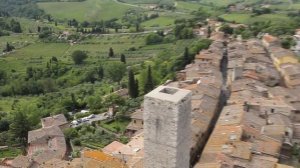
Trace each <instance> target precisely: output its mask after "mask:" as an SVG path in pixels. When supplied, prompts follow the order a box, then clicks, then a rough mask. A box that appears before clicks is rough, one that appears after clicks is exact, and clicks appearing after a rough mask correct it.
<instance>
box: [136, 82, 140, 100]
mask: <svg viewBox="0 0 300 168" xmlns="http://www.w3.org/2000/svg"><path fill="white" fill-rule="evenodd" d="M135 89H136V90H135V91H136V97H138V96H139V94H140V92H139V81H138V80H137V79H135Z"/></svg>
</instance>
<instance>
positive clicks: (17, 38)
mask: <svg viewBox="0 0 300 168" xmlns="http://www.w3.org/2000/svg"><path fill="white" fill-rule="evenodd" d="M37 39H38V38H37V37H36V36H31V35H10V36H1V37H0V51H3V50H4V48H5V47H6V43H7V42H8V43H9V44H11V45H13V46H14V47H15V48H21V47H24V46H27V45H29V44H32V43H35V42H36V41H37Z"/></svg>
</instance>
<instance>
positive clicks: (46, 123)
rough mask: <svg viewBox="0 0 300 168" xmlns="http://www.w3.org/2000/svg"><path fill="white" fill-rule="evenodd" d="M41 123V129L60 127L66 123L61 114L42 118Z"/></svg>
mask: <svg viewBox="0 0 300 168" xmlns="http://www.w3.org/2000/svg"><path fill="white" fill-rule="evenodd" d="M41 122H42V126H43V127H51V126H61V125H64V124H66V123H68V121H67V119H66V117H65V116H64V115H63V114H58V115H55V116H51V117H46V118H42V119H41Z"/></svg>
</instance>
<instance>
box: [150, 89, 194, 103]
mask: <svg viewBox="0 0 300 168" xmlns="http://www.w3.org/2000/svg"><path fill="white" fill-rule="evenodd" d="M191 94H192V93H191V91H189V90H184V89H178V88H174V87H168V86H159V87H157V88H156V89H154V90H152V91H151V92H150V93H148V94H147V95H145V98H154V99H158V100H162V101H169V102H173V103H178V102H180V101H182V99H186V98H188V97H190V96H191Z"/></svg>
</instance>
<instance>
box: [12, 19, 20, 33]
mask: <svg viewBox="0 0 300 168" xmlns="http://www.w3.org/2000/svg"><path fill="white" fill-rule="evenodd" d="M10 27H11V31H12V32H15V33H22V29H21V24H20V22H17V21H15V20H14V19H12V20H11V22H10Z"/></svg>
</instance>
